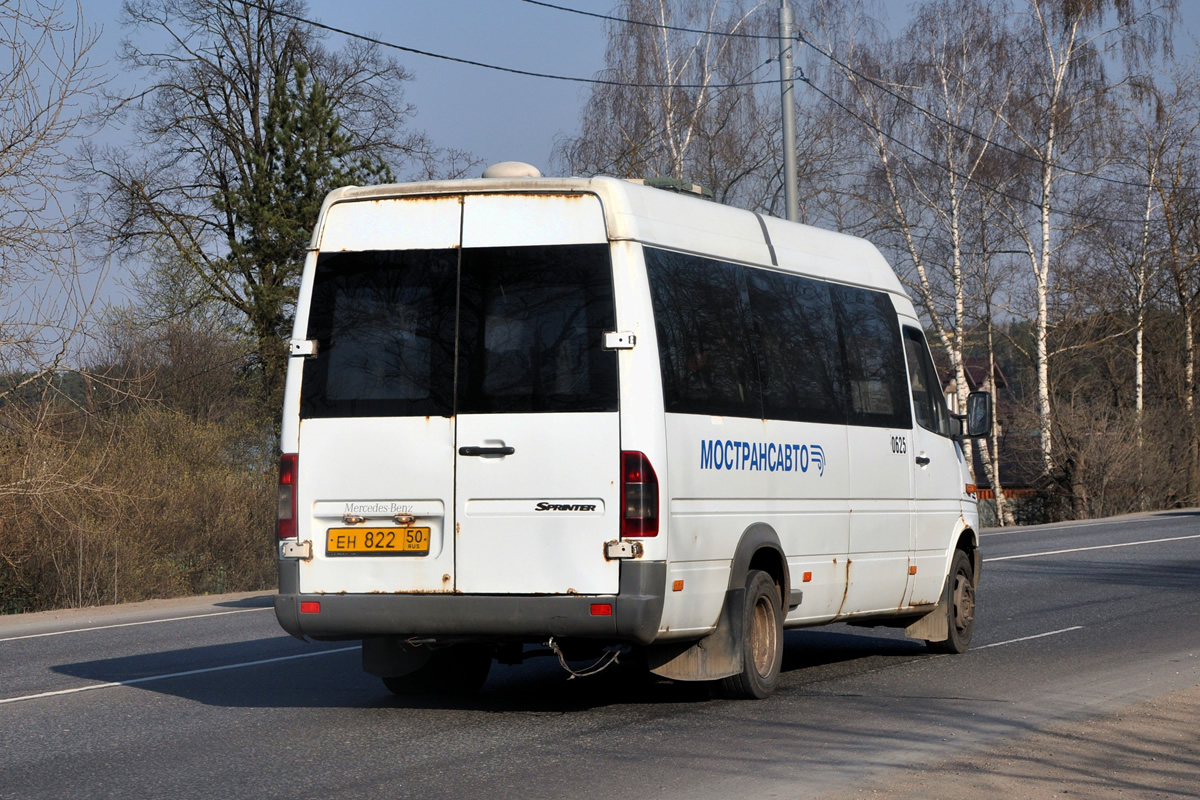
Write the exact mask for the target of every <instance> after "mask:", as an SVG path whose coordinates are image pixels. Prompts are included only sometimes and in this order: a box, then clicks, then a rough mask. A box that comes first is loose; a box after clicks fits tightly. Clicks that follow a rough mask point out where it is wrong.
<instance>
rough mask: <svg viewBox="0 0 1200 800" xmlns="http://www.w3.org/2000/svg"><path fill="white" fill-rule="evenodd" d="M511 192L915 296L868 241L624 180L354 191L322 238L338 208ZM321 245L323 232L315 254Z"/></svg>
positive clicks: (686, 246) (646, 233)
mask: <svg viewBox="0 0 1200 800" xmlns="http://www.w3.org/2000/svg"><path fill="white" fill-rule="evenodd" d="M510 193H523V194H530V193H532V194H563V193H588V194H593V195H595V196H596V197H598V198H599V199H600V202H601V205H602V206H603V208H604V221H605V226H606V228H607V231H608V238H609V239H610V240H612V241H622V240H629V241H637V242H642V243H644V244H649V245H657V246H660V247H664V248H668V249H672V250H682V251H685V252H691V253H696V254H699V255H704V256H709V257H712V258H718V259H724V260H728V261H733V262H739V263H746V264H755V265H760V266H767V267H770V266H778V267H779V268H781V269H785V270H788V271H795V272H801V273H804V274H806V275H810V276H812V277H816V278H823V279H827V280H832V281H836V282H838V283H850V284H855V285H859V286H868V287H871V288H876V289H882V290H884V291H887V292H891V293H893V294H897V295H900V296H902V297H907V295H906V294H905V292H904V289H903V287H902V286H901V284H900V281H899V280H898V279H897V277H896V274H895V272H894V271H893V270H892V268H891V266H889V265H888V263H887V261H886V259H884V257H883V255H882V254H880V252H879V250H878V249H877V248H876V247H875V246H874V245H873V244H871V243H870V242H868V241H867V240H865V239H861V238H858V237H856V236H849V235H847V234H843V233H837V232H835V231H829V230H825V229H822V228H815V227H813V226H811V225H802V224H799V223H793V222H788V221H786V220H782V219H778V218H775V217H766V216H761V215H758V214H755V213H753V212H750V211H745V210H742V209H738V208H732V207H730V206H725V205H721V204H720V203H715V202H712V201H710V200H704V199H701V198H699V197H695V196H691V195H684V194H678V193H675V192H671V191H665V190H663V189H656V188H653V187H649V186H644V185H641V184H637V183H633V182H630V181H626V180H621V179H619V178H609V177H596V178H512V179H510V178H488V179H483V178H476V179H468V180H453V181H425V182H417V183H400V184H384V185H380V186H367V187H358V186H352V187H346V188H342V189H336V190H334V191H333V192H331V193H330V194H329V196H328V197H327V198H326V200H325V205H324V207H323V208H322V209H321V218H320V222H319V224H318V232H319V230H320V227H321V225H323V224H324V221H325V217H326V214H327V212H328V209H329V207H330V206H331V205H333V204H335V203H340V202H346V201H362V200H382V199H386V198H394V197H413V196H437V195H460V194H510ZM317 241H318V239H317V233H316V232H315V233H314V239H313V242H314V247H315V244H316V242H317Z"/></svg>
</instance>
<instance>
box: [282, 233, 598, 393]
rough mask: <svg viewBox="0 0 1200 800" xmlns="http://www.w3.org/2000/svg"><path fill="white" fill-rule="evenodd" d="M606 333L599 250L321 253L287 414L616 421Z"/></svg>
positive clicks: (591, 246) (490, 249)
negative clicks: (592, 415) (297, 397)
mask: <svg viewBox="0 0 1200 800" xmlns="http://www.w3.org/2000/svg"><path fill="white" fill-rule="evenodd" d="M460 259H461V264H460ZM460 266H461V280H460V274H459V273H460ZM460 286H461V297H460ZM614 328H615V324H614V312H613V298H612V278H611V274H610V269H609V259H608V248H607V246H605V245H584V246H563V247H513V248H479V249H470V250H436V251H421V250H409V251H396V252H365V253H333V254H322V255H321V256H320V257H319V259H318V261H317V271H316V275H315V281H314V285H313V299H312V304H311V310H310V314H309V329H308V337H309V338H310V339H316V340H317V357H316V358H315V359H311V360H308V361H307V362H306V363H305V367H304V379H303V389H302V393H301V403H300V413H301V416H303V417H339V416H340V417H351V416H388V415H392V416H451V415H452V414H454V413H456V411H457V413H482V412H489V411H495V412H514V413H521V412H537V411H615V410H616V408H617V356H616V354H615V353H611V352H606V351H604V350H603V349H602V344H603V334H604V332H605V331H609V330H613V329H614ZM456 331H457V332H458V335H457V341H456ZM456 344H457V353H458V360H457V367H458V371H457V374H456V371H455V366H456V361H455V353H456ZM456 387H457V389H456ZM456 391H457V402H456V396H455V394H456Z"/></svg>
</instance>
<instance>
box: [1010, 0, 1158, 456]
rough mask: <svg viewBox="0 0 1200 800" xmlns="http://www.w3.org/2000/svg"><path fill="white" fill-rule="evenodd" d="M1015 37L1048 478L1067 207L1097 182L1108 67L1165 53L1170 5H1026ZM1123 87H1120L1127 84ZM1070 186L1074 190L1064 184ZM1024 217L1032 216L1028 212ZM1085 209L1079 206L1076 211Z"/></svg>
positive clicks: (1079, 222)
mask: <svg viewBox="0 0 1200 800" xmlns="http://www.w3.org/2000/svg"><path fill="white" fill-rule="evenodd" d="M1025 6H1026V7H1025V11H1024V12H1023V15H1022V17H1021V20H1020V22H1019V24H1017V25H1016V27H1015V28H1014V29H1013V31H1012V39H1011V40H1012V43H1013V50H1012V56H1011V57H1010V59H1009V62H1008V63H1009V65H1010V66H1012V67H1013V68H1015V69H1017V70H1018V72H1017V74H1016V75H1015V81H1014V85H1020V86H1022V87H1023V88H1024V93H1023V96H1022V97H1020V98H1019V102H1015V103H1009V104H1008V106H1007V108H1005V109H997V112H998V114H999V115H1000V117H1001V119H1002V120H1003V122H1004V129H1005V132H1006V134H1007V137H1006V138H1007V140H1008V141H1009V142H1011V144H1012V146H1013V148H1014V149H1016V150H1018V151H1019V152H1021V153H1023V154H1024V155H1025V156H1026V157H1027V158H1028V160H1029V162H1030V190H1029V194H1028V198H1029V200H1028V202H1025V201H1024V199H1023V198H1018V199H1016V200H1015V201H1014V202H1012V203H1010V204H1009V205H1008V207H1007V212H1006V216H1007V217H1008V219H1009V221H1010V223H1011V227H1012V230H1013V232H1014V234H1015V235H1016V236H1018V237H1019V238H1020V240H1021V242H1022V245H1023V249H1024V250H1025V255H1026V258H1027V261H1028V264H1029V268H1030V273H1031V276H1032V281H1033V291H1034V315H1033V316H1034V354H1033V356H1034V359H1033V360H1034V368H1035V371H1036V375H1037V377H1036V381H1037V388H1036V407H1037V418H1038V439H1039V444H1040V451H1041V462H1042V470H1043V472H1044V473H1045V474H1046V475H1049V474H1051V473H1052V472H1053V471H1054V469H1055V466H1056V465H1055V460H1054V431H1053V423H1054V416H1053V408H1052V400H1051V397H1052V385H1051V370H1050V367H1051V364H1050V358H1051V352H1050V328H1051V316H1050V312H1051V299H1052V296H1053V294H1054V292H1055V288H1056V287H1055V278H1056V275H1055V265H1056V262H1057V261H1058V260H1059V259H1060V256H1061V254H1062V252H1063V251H1064V248H1066V247H1067V246H1068V245H1069V244H1070V242H1071V240H1072V239H1073V237H1074V236H1075V235H1077V234H1078V233H1079V232H1080V230H1081V229H1082V228H1083V226H1084V224H1085V223H1086V214H1082V213H1077V214H1076V215H1074V216H1065V215H1063V214H1061V213H1060V212H1062V211H1068V212H1070V211H1071V209H1069V208H1067V209H1064V208H1063V206H1064V205H1066V203H1065V202H1063V200H1064V199H1065V198H1067V197H1068V196H1069V195H1070V194H1074V195H1075V196H1076V197H1078V196H1079V195H1081V194H1083V193H1084V188H1083V185H1082V184H1081V183H1080V179H1081V177H1082V176H1086V175H1089V174H1095V173H1096V172H1097V170H1098V168H1099V167H1100V166H1102V165H1103V163H1104V161H1105V159H1106V154H1105V153H1103V152H1102V150H1103V145H1102V140H1100V139H1098V138H1097V137H1099V136H1100V135H1101V132H1102V131H1103V129H1104V126H1105V125H1106V123H1107V122H1108V118H1107V117H1106V116H1105V114H1104V111H1103V109H1104V100H1105V98H1106V95H1107V93H1108V92H1109V91H1110V90H1111V87H1112V85H1113V82H1111V81H1109V79H1108V78H1107V76H1106V74H1105V66H1106V65H1105V59H1106V58H1117V57H1120V58H1121V59H1122V60H1121V61H1120V63H1121V64H1122V65H1123V66H1124V67H1125V68H1127V69H1132V68H1134V67H1136V66H1138V65H1139V64H1141V63H1142V62H1143V60H1144V59H1145V58H1147V57H1148V55H1149V54H1151V53H1153V52H1155V50H1156V48H1157V47H1159V46H1169V40H1168V39H1167V35H1168V32H1167V28H1166V25H1165V23H1166V21H1167V20H1168V19H1169V18H1170V17H1171V15H1172V14H1173V10H1174V6H1175V2H1174V0H1163V2H1161V3H1158V2H1154V0H1146V2H1136V1H1135V0H1085V1H1084V2H1067V3H1065V2H1059V0H1025ZM1121 82H1122V81H1120V80H1118V81H1116V83H1121ZM1067 183H1072V184H1073V186H1072V192H1071V193H1068V192H1067V191H1065V185H1066V184H1067ZM1028 209H1032V211H1031V212H1030V211H1029V210H1028ZM1082 210H1083V206H1082V205H1080V204H1076V209H1075V211H1076V212H1080V211H1082Z"/></svg>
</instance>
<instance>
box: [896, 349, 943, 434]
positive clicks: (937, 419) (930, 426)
mask: <svg viewBox="0 0 1200 800" xmlns="http://www.w3.org/2000/svg"><path fill="white" fill-rule="evenodd" d="M904 353H905V355H906V356H907V357H908V373H909V376H910V377H909V380H910V381H911V382H912V399H913V411H914V412H915V413H916V416H917V424H918V425H920V426H921V427H922V428H925V429H926V430H930V431H933V432H934V433H940V434H941V435H942V436H949V435H950V412H949V410H948V409H947V408H946V398H945V395H943V394H942V382H941V380H940V379H939V378H938V374H937V369H936V368H935V367H934V366H933V359H931V358H930V357H929V347H928V346H927V345H926V344H925V336H924V334H922V333H921V332H920V331H918V330H916V329H915V328H905V329H904Z"/></svg>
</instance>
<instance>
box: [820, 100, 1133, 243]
mask: <svg viewBox="0 0 1200 800" xmlns="http://www.w3.org/2000/svg"><path fill="white" fill-rule="evenodd" d="M799 80H802V82H803V83H806V84H808V86H809V87H810V88H811V89H812V90H813V91H815V92H816V93H817V94H819V95H821V96H822V97H824V98H825V99H826V100H828V101H829V102H831V103H833V104H834V105H835V106H837V107H838V108H840V109H841V110H842V111H843V112H844V113H846V114H848V115H849V116H851V117H853V118H854V119H856V120H858V121H859V122H860V123H862V124H863V125H865V126H866V127H868V128H870V129H871V130H872V131H875V132H876V133H878V134H879V135H880V136H883V137H884V138H886V139H888V140H889V141H891V142H893V143H895V144H897V145H899V146H900V147H902V148H903V149H905V150H907V151H909V152H910V153H912V154H913V155H915V156H917V157H918V158H920V159H922V160H924V161H928V162H929V163H930V164H932V165H933V166H935V167H937V168H938V169H940V170H942V171H943V172H946V173H949V174H951V175H954V176H956V177H958V178H961V179H962V180H964V181H967V182H968V183H973V184H975V185H976V186H980V187H982V188H984V189H987V190H988V191H989V192H994V193H995V194H997V195H999V196H1000V197H1003V198H1005V199H1007V200H1011V201H1013V202H1015V203H1022V204H1024V205H1028V206H1031V207H1033V208H1041V206H1040V204H1038V203H1036V202H1034V201H1033V200H1030V199H1029V198H1026V197H1019V196H1017V195H1014V194H1010V193H1008V192H1005V191H1002V190H1001V189H999V188H997V187H995V186H992V185H991V184H989V183H986V182H984V181H981V180H979V179H978V178H974V177H972V176H970V175H967V174H966V173H963V172H959V171H958V170H956V169H952V168H951V167H950V166H949V165H947V164H943V163H942V162H940V161H938V160H937V159H935V158H934V157H933V156H930V155H926V154H925V153H923V152H921V151H920V150H918V149H917V148H915V147H913V146H912V145H910V144H907V143H905V142H902V141H901V140H900V139H898V138H896V137H895V136H893V135H892V134H890V133H888V132H887V131H885V130H883V129H882V128H880V127H879V126H878V125H877V124H875V122H874V121H873V120H869V119H865V118H864V117H862V116H861V115H859V114H858V113H856V112H855V111H852V110H851V109H850V108H848V107H847V106H846V105H845V104H844V103H842V102H841V101H840V100H838V99H837V98H835V97H833V95H831V94H829V93H828V92H826V91H825V90H823V89H822V88H821V87H819V86H817V85H816V84H815V83H813V82H812V81H811V80H809V79H807V78H804V79H799ZM1054 213H1056V214H1062V215H1063V216H1066V217H1074V218H1076V219H1083V220H1089V221H1092V222H1109V223H1113V224H1118V225H1142V224H1144V222H1145V220H1140V219H1136V220H1134V219H1111V218H1108V217H1098V216H1095V215H1093V214H1082V213H1080V212H1077V211H1069V210H1061V209H1056V210H1055V211H1054Z"/></svg>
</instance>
